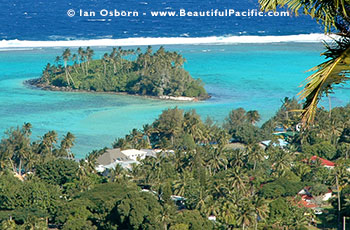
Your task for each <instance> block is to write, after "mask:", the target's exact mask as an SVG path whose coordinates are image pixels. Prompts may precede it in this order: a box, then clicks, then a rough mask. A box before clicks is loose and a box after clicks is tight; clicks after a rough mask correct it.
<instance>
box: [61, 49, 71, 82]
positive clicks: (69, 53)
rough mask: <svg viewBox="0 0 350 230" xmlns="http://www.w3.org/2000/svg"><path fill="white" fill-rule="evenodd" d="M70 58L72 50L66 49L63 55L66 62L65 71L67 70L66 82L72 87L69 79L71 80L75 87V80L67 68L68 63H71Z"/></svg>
mask: <svg viewBox="0 0 350 230" xmlns="http://www.w3.org/2000/svg"><path fill="white" fill-rule="evenodd" d="M70 56H71V52H70V49H69V48H67V49H65V50H64V52H63V54H62V58H63V60H64V69H65V72H66V81H67V84H68V85H70V81H69V79H71V80H72V82H73V85H74V80H73V78H72V77H71V76H70V74H69V71H68V68H67V62H68V61H69V58H70Z"/></svg>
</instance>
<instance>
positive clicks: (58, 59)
mask: <svg viewBox="0 0 350 230" xmlns="http://www.w3.org/2000/svg"><path fill="white" fill-rule="evenodd" d="M60 61H61V57H60V56H57V57H56V58H55V63H56V65H57V66H58V64H59V62H60Z"/></svg>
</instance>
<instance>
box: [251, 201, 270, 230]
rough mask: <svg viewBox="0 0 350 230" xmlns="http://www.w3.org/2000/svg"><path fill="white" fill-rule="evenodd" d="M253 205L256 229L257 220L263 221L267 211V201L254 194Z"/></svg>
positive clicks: (256, 227)
mask: <svg viewBox="0 0 350 230" xmlns="http://www.w3.org/2000/svg"><path fill="white" fill-rule="evenodd" d="M253 207H254V210H255V229H256V230H257V229H258V220H260V221H265V219H266V218H267V217H268V213H269V210H270V209H269V205H268V202H267V201H266V200H265V199H264V198H261V197H259V196H254V198H253Z"/></svg>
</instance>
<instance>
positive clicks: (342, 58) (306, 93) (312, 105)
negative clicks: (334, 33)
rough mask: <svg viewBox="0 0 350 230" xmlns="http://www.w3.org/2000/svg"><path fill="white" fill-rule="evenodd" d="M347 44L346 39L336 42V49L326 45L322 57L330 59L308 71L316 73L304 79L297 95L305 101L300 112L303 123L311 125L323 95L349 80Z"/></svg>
mask: <svg viewBox="0 0 350 230" xmlns="http://www.w3.org/2000/svg"><path fill="white" fill-rule="evenodd" d="M349 43H350V42H349V40H347V39H346V40H343V41H337V46H336V48H332V47H331V46H329V45H328V44H326V48H327V51H326V52H325V53H324V54H323V55H324V56H326V57H328V58H330V59H329V60H327V61H326V62H324V63H322V64H320V65H318V66H316V67H314V68H312V69H311V70H309V71H316V72H315V73H314V74H312V75H311V76H309V77H308V78H307V79H306V84H305V87H304V89H303V90H302V91H301V92H300V93H299V95H300V99H302V100H303V99H305V102H304V106H303V112H302V118H303V119H302V120H303V122H304V123H311V122H312V121H313V120H314V117H315V113H316V109H317V104H318V102H319V101H320V99H321V98H322V96H323V95H325V94H326V95H328V94H329V93H331V92H332V90H333V86H334V85H337V84H341V83H344V82H345V81H347V80H349V73H350V71H349V70H350V45H349Z"/></svg>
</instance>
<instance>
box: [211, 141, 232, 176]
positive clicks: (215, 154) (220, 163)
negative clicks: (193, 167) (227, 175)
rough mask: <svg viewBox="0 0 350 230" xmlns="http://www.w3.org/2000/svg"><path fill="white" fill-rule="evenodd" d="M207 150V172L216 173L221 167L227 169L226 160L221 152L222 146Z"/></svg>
mask: <svg viewBox="0 0 350 230" xmlns="http://www.w3.org/2000/svg"><path fill="white" fill-rule="evenodd" d="M208 151H209V159H208V160H207V166H208V167H209V174H210V175H212V174H215V173H217V172H218V171H219V170H220V169H221V168H224V167H225V168H226V169H227V164H228V160H227V159H226V156H225V155H224V154H223V148H222V147H221V148H211V149H209V150H208Z"/></svg>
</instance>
